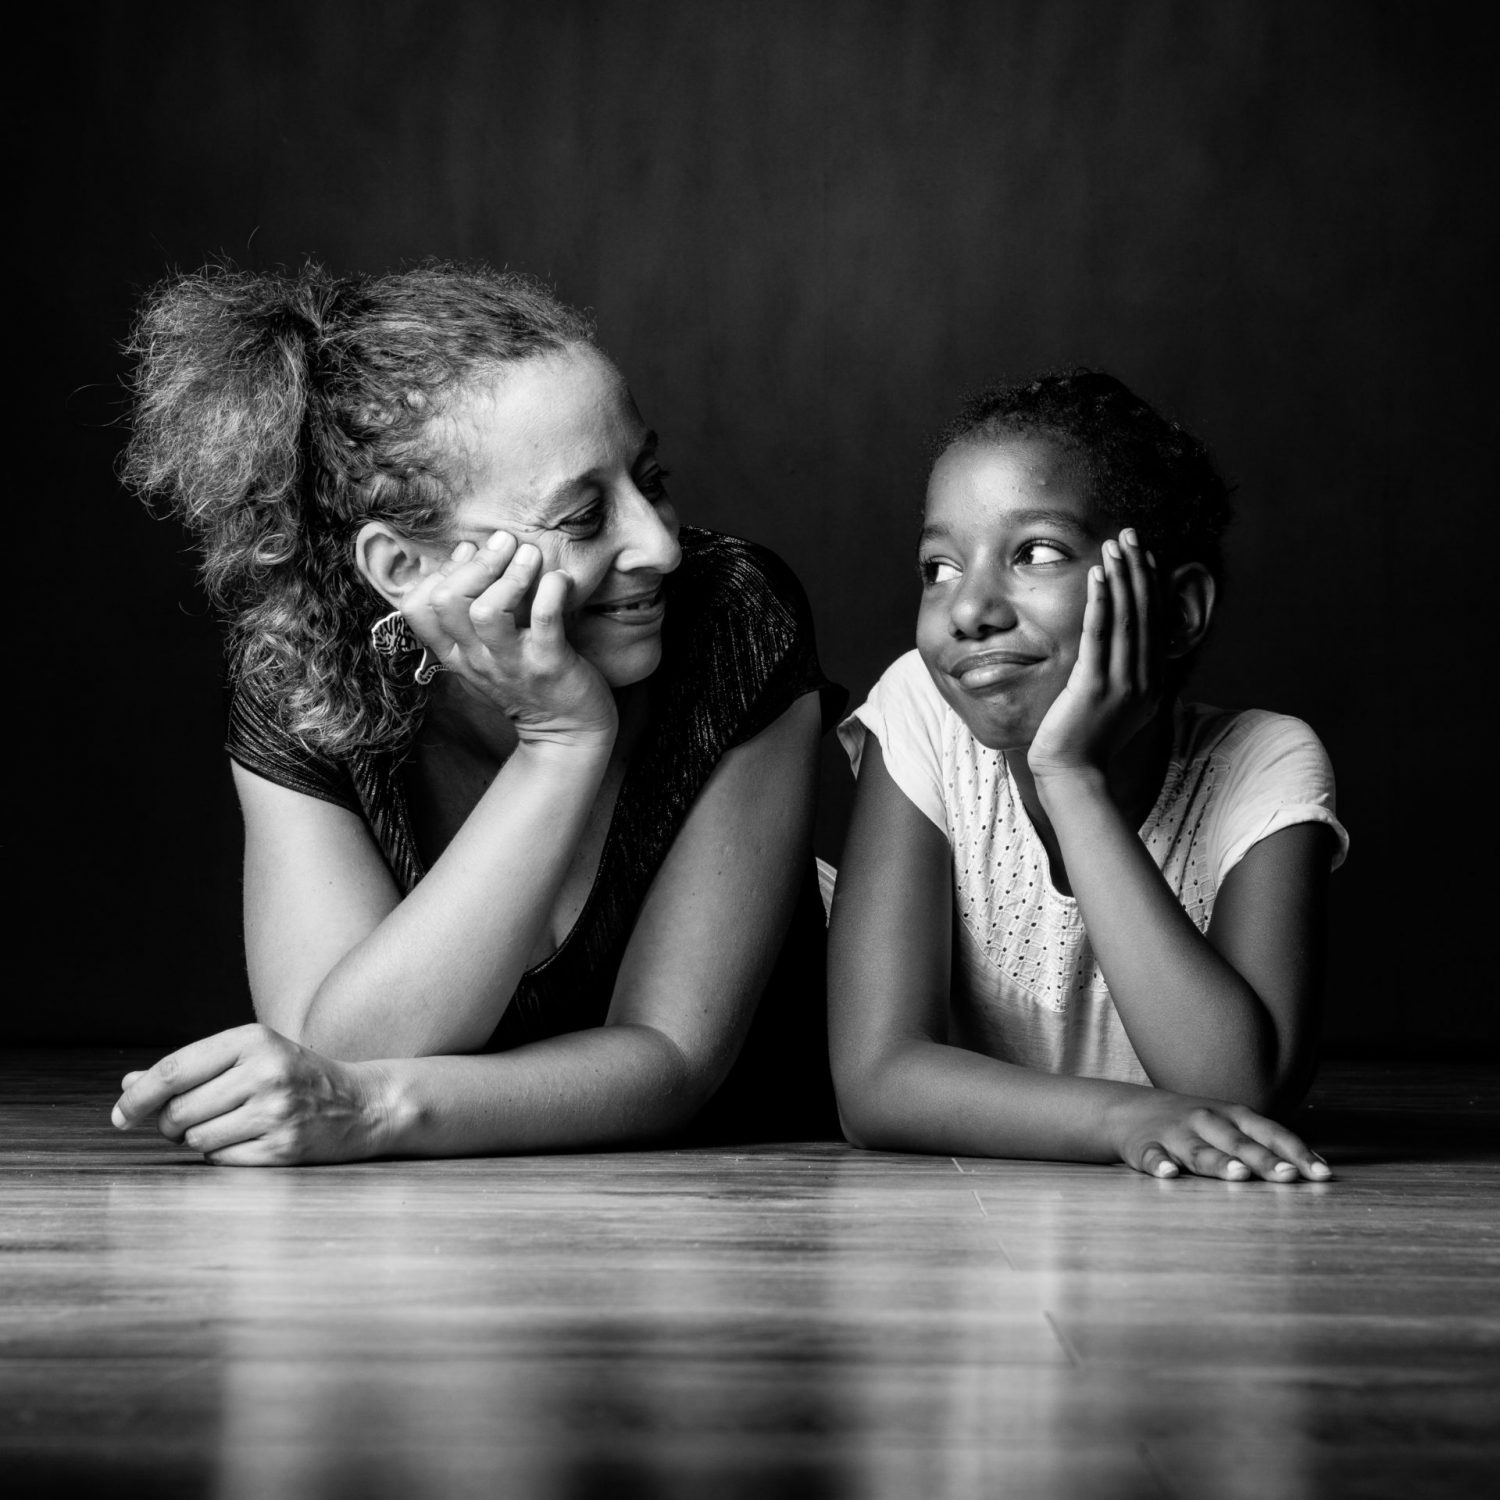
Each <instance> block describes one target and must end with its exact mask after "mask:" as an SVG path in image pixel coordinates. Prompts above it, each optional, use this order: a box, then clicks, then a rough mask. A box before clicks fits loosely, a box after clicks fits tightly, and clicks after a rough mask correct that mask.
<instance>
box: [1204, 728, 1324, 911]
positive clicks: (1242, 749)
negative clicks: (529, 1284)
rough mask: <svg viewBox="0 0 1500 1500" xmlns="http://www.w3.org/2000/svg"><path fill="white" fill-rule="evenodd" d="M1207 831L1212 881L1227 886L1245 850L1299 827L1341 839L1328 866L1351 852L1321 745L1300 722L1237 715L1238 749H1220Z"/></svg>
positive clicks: (1235, 743) (1231, 747) (1236, 743)
mask: <svg viewBox="0 0 1500 1500" xmlns="http://www.w3.org/2000/svg"><path fill="white" fill-rule="evenodd" d="M1215 759H1216V760H1218V761H1219V762H1220V769H1219V773H1218V783H1219V784H1218V788H1217V792H1216V796H1215V798H1214V813H1213V821H1212V828H1211V831H1210V848H1211V849H1212V851H1213V860H1214V868H1215V880H1216V882H1217V883H1219V884H1222V883H1223V880H1224V877H1225V876H1226V875H1228V873H1229V872H1230V870H1232V869H1233V868H1234V867H1235V865H1237V864H1238V863H1239V862H1240V861H1241V860H1242V859H1243V858H1244V857H1245V854H1246V852H1247V851H1248V850H1249V849H1251V848H1252V847H1253V846H1254V845H1256V844H1258V843H1259V842H1260V841H1261V840H1262V839H1265V838H1269V837H1270V836H1271V835H1272V834H1273V833H1275V832H1277V830H1279V829H1282V828H1290V827H1292V826H1293V825H1294V824H1297V823H1323V824H1326V825H1327V827H1328V828H1329V829H1330V830H1331V831H1332V832H1333V835H1334V837H1335V839H1336V840H1337V848H1336V849H1335V850H1334V855H1333V861H1332V865H1331V868H1333V869H1337V868H1338V867H1339V866H1340V865H1341V864H1342V863H1343V862H1344V856H1345V855H1346V854H1347V853H1348V850H1349V835H1348V832H1347V831H1346V830H1345V828H1344V825H1343V824H1342V823H1341V822H1339V819H1338V813H1337V811H1336V803H1335V797H1334V780H1333V766H1332V764H1331V763H1330V761H1329V759H1328V752H1327V751H1326V750H1325V749H1324V748H1323V742H1322V741H1321V740H1320V739H1319V738H1318V737H1317V735H1316V734H1314V733H1313V731H1312V729H1311V728H1310V727H1309V726H1308V725H1306V724H1304V723H1303V722H1302V720H1301V719H1293V718H1289V717H1287V716H1286V715H1284V714H1271V713H1262V712H1254V713H1247V714H1242V715H1240V717H1239V720H1238V722H1237V727H1236V734H1235V736H1234V743H1233V744H1226V745H1223V746H1221V747H1220V749H1219V753H1218V754H1216V756H1215Z"/></svg>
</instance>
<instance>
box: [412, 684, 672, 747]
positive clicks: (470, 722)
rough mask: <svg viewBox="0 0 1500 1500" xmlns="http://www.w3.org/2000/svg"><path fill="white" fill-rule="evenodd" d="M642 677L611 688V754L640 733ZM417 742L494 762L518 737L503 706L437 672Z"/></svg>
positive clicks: (643, 701)
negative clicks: (614, 721)
mask: <svg viewBox="0 0 1500 1500" xmlns="http://www.w3.org/2000/svg"><path fill="white" fill-rule="evenodd" d="M646 691H647V684H646V683H643V682H642V683H635V684H633V685H632V686H630V687H624V688H616V689H615V690H614V696H615V705H616V707H617V708H618V710H619V714H620V727H619V731H618V733H617V734H616V736H615V758H616V759H619V758H621V757H622V756H623V754H624V753H625V752H627V751H628V750H629V749H630V747H631V745H633V744H634V742H635V740H636V739H637V738H638V737H639V734H640V730H641V726H642V723H643V717H644V714H645V710H646ZM419 740H420V743H421V744H423V745H424V746H426V747H428V748H429V749H434V748H436V749H441V750H447V751H450V752H451V751H455V750H456V751H459V752H461V753H463V754H464V755H466V756H468V757H471V758H473V759H476V760H481V761H487V762H490V763H492V764H493V765H494V766H496V767H499V766H502V765H504V764H505V762H506V761H507V760H509V759H510V756H511V753H512V751H514V750H515V748H516V746H517V745H518V744H519V743H520V736H519V735H518V734H517V733H516V726H515V723H514V722H513V721H512V719H511V718H510V716H509V715H508V714H507V713H506V712H505V710H504V709H502V708H500V707H499V706H498V705H496V704H495V703H492V702H491V701H490V700H489V699H488V698H484V697H481V696H480V695H479V694H478V693H475V692H473V691H471V690H470V689H468V688H466V687H465V686H464V685H463V684H462V683H461V682H460V681H458V680H457V679H456V678H451V677H443V676H440V677H438V679H437V681H436V682H435V683H434V685H433V692H432V695H431V697H430V698H429V699H428V703H427V714H426V717H425V718H424V719H423V721H422V729H421V732H420V735H419Z"/></svg>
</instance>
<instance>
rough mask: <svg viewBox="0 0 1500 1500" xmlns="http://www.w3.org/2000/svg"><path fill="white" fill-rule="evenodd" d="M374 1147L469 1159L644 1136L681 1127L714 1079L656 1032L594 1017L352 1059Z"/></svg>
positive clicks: (390, 1151)
mask: <svg viewBox="0 0 1500 1500" xmlns="http://www.w3.org/2000/svg"><path fill="white" fill-rule="evenodd" d="M359 1066H360V1068H361V1070H362V1071H363V1072H364V1073H365V1074H366V1075H367V1076H368V1077H369V1078H370V1079H371V1080H372V1083H371V1088H370V1095H369V1097H370V1101H371V1102H370V1106H369V1107H370V1111H371V1116H372V1133H371V1137H370V1139H371V1145H372V1148H373V1149H372V1150H371V1151H370V1152H369V1154H371V1155H380V1156H468V1155H495V1154H502V1153H514V1152H531V1151H554V1150H578V1149H584V1148H587V1147H591V1146H611V1145H620V1144H624V1143H627V1142H631V1141H643V1140H649V1139H652V1138H653V1137H658V1136H662V1135H665V1134H668V1133H670V1132H671V1131H673V1130H676V1129H679V1128H681V1127H682V1126H683V1125H685V1124H686V1123H687V1122H688V1121H689V1120H691V1119H692V1117H693V1116H694V1115H695V1114H696V1113H697V1111H698V1110H699V1109H700V1108H701V1107H702V1105H703V1103H704V1102H705V1101H706V1099H707V1097H708V1094H709V1092H710V1091H711V1081H709V1080H705V1079H704V1078H702V1077H701V1076H698V1075H697V1074H695V1072H694V1070H693V1069H692V1068H691V1067H690V1065H689V1063H688V1061H687V1058H686V1057H685V1055H684V1054H683V1052H682V1050H681V1049H680V1048H679V1047H678V1046H677V1044H676V1043H675V1042H673V1041H672V1040H671V1038H670V1037H668V1036H667V1035H666V1034H665V1033H664V1032H661V1031H658V1030H656V1029H655V1028H654V1027H650V1026H635V1025H614V1026H600V1027H596V1028H593V1029H591V1030H588V1031H576V1032H570V1033H568V1034H566V1035H564V1036H558V1037H551V1038H549V1039H547V1040H545V1041H539V1042H533V1043H531V1044H529V1045H527V1046H524V1047H518V1048H516V1049H515V1050H514V1051H512V1052H497V1053H488V1054H483V1055H479V1056H470V1057H412V1058H396V1059H390V1060H383V1061H379V1062H369V1063H363V1064H360V1065H359Z"/></svg>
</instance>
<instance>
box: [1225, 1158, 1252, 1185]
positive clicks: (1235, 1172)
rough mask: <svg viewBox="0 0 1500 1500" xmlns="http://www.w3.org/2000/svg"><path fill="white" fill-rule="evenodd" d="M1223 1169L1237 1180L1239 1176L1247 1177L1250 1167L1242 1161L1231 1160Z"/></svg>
mask: <svg viewBox="0 0 1500 1500" xmlns="http://www.w3.org/2000/svg"><path fill="white" fill-rule="evenodd" d="M1224 1170H1225V1171H1226V1172H1228V1173H1229V1175H1230V1177H1232V1178H1233V1179H1234V1180H1235V1181H1239V1180H1240V1179H1241V1178H1243V1177H1248V1176H1249V1175H1250V1168H1249V1167H1247V1166H1246V1165H1245V1164H1244V1162H1242V1161H1232V1162H1230V1163H1229V1165H1228V1166H1227V1167H1225V1168H1224Z"/></svg>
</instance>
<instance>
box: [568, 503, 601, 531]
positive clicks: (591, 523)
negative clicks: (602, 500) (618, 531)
mask: <svg viewBox="0 0 1500 1500" xmlns="http://www.w3.org/2000/svg"><path fill="white" fill-rule="evenodd" d="M603 525H604V507H603V506H602V505H591V506H590V507H589V508H588V509H587V510H581V511H579V512H578V514H577V515H576V516H569V517H568V519H567V520H566V521H564V522H563V523H562V529H563V530H564V531H566V532H568V533H569V534H570V535H572V536H577V537H589V536H595V535H597V534H598V532H599V529H600V527H602V526H603Z"/></svg>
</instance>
